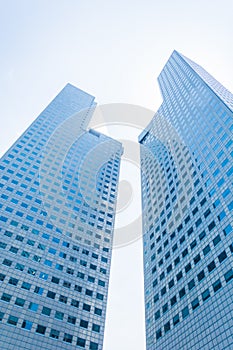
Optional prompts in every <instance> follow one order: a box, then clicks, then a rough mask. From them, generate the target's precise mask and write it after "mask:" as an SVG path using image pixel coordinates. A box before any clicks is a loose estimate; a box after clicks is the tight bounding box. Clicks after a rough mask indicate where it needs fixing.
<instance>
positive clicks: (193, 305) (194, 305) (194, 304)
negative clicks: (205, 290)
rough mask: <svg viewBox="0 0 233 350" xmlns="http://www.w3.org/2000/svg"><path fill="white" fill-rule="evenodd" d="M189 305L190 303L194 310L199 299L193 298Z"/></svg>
mask: <svg viewBox="0 0 233 350" xmlns="http://www.w3.org/2000/svg"><path fill="white" fill-rule="evenodd" d="M191 305H192V309H193V310H195V309H196V308H197V307H198V306H199V300H198V298H195V299H194V300H193V301H192V303H191Z"/></svg>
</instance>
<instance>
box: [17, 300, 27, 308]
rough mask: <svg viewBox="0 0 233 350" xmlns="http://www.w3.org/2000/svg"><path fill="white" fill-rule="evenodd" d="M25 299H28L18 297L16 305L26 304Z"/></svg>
mask: <svg viewBox="0 0 233 350" xmlns="http://www.w3.org/2000/svg"><path fill="white" fill-rule="evenodd" d="M25 301H26V300H24V299H22V298H16V300H15V305H17V306H20V307H23V306H24V304H25Z"/></svg>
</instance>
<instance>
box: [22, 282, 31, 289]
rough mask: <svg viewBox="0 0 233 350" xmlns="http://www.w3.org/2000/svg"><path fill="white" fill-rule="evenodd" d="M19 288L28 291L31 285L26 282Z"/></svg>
mask: <svg viewBox="0 0 233 350" xmlns="http://www.w3.org/2000/svg"><path fill="white" fill-rule="evenodd" d="M21 288H23V289H26V290H30V288H31V284H30V283H27V282H23V283H22V286H21Z"/></svg>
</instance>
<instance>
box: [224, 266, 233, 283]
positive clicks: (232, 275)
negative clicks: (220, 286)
mask: <svg viewBox="0 0 233 350" xmlns="http://www.w3.org/2000/svg"><path fill="white" fill-rule="evenodd" d="M224 278H225V280H226V282H229V281H230V280H231V279H232V278H233V270H232V269H230V270H229V271H227V272H226V273H225V274H224Z"/></svg>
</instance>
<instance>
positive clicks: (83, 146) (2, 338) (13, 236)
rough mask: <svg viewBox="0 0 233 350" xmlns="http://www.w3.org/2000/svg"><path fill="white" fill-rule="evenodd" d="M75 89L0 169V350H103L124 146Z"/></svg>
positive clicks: (38, 122)
mask: <svg viewBox="0 0 233 350" xmlns="http://www.w3.org/2000/svg"><path fill="white" fill-rule="evenodd" d="M94 108H95V103H94V97H93V96H91V95H89V94H87V93H85V92H83V91H81V90H79V89H77V88H76V87H74V86H72V85H70V84H68V85H67V86H65V88H64V89H63V90H62V91H61V92H60V93H59V94H58V96H57V97H56V98H55V99H54V100H53V101H52V102H51V103H50V104H49V105H48V107H47V108H46V109H45V110H44V111H43V112H42V113H41V114H40V115H39V117H38V118H37V119H36V120H35V121H34V122H33V123H32V125H31V126H30V127H29V128H28V129H27V130H26V131H25V133H24V134H23V135H22V136H21V137H20V138H19V139H18V140H17V141H16V142H15V144H14V145H13V146H12V147H11V148H10V149H9V151H7V152H6V154H5V155H4V156H3V157H2V159H1V161H0V169H1V182H0V186H1V194H0V197H1V202H0V205H1V214H0V252H1V254H0V348H1V349H2V350H6V349H17V350H18V349H25V350H26V349H27V350H33V349H37V350H38V349H41V350H48V349H54V350H55V349H64V350H65V349H79V348H80V349H92V350H97V349H98V350H101V349H102V348H103V335H104V324H105V316H106V302H107V293H108V283H109V273H110V263H111V252H112V238H113V226H114V218H115V206H116V195H117V186H118V176H119V166H120V157H121V154H122V146H121V144H120V143H119V142H117V141H115V140H113V139H111V138H109V137H106V136H104V135H102V134H99V133H98V132H96V131H95V130H92V129H90V130H87V125H88V122H89V120H90V118H91V116H92V113H93V110H94Z"/></svg>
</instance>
